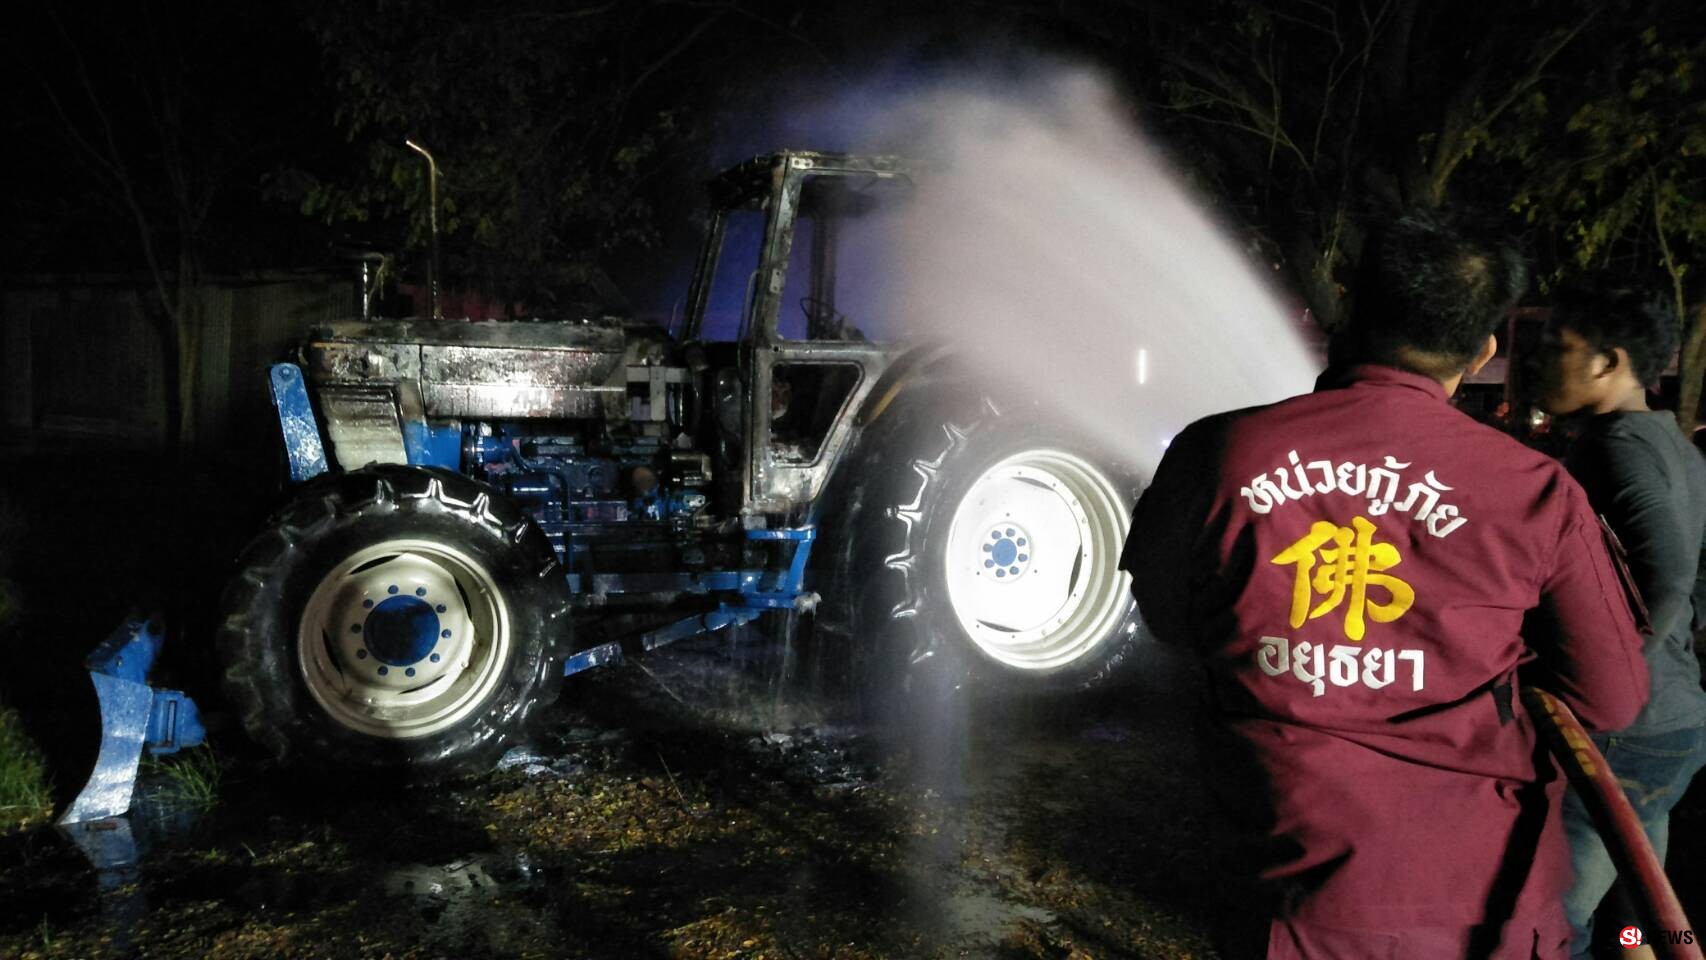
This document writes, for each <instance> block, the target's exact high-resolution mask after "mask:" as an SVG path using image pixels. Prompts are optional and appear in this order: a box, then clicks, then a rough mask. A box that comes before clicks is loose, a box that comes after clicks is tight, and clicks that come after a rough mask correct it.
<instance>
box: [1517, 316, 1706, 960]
mask: <svg viewBox="0 0 1706 960" xmlns="http://www.w3.org/2000/svg"><path fill="white" fill-rule="evenodd" d="M1678 339H1679V337H1678V331H1677V325H1676V322H1675V320H1674V319H1672V318H1671V317H1669V316H1666V315H1665V313H1664V312H1662V311H1660V310H1656V309H1653V308H1651V307H1650V306H1649V305H1648V304H1646V303H1644V302H1642V300H1641V299H1640V298H1639V297H1638V296H1637V295H1635V294H1633V293H1632V292H1629V291H1625V290H1618V289H1615V288H1589V287H1584V288H1578V289H1575V290H1572V291H1570V292H1569V293H1568V294H1566V296H1565V297H1564V298H1562V299H1561V300H1560V302H1559V303H1558V305H1557V307H1556V309H1555V311H1554V313H1553V316H1552V320H1551V322H1550V324H1549V325H1548V330H1547V338H1546V347H1545V350H1544V352H1543V358H1544V363H1543V365H1542V366H1543V371H1544V379H1543V383H1544V386H1545V398H1544V400H1545V404H1546V407H1547V409H1548V410H1549V411H1550V412H1552V413H1553V414H1556V415H1567V414H1586V415H1587V419H1586V420H1585V421H1584V422H1583V423H1582V424H1581V433H1580V435H1579V436H1578V438H1577V439H1576V442H1575V443H1574V444H1573V445H1572V446H1571V447H1570V450H1569V453H1568V454H1567V455H1566V456H1565V458H1564V463H1565V465H1566V466H1567V467H1568V468H1569V470H1570V473H1571V474H1572V475H1573V476H1574V477H1575V478H1576V479H1577V480H1578V481H1580V482H1581V485H1582V487H1583V488H1584V489H1585V490H1586V491H1587V495H1588V501H1589V502H1590V503H1592V504H1593V508H1594V510H1596V511H1598V512H1599V514H1600V515H1601V516H1603V517H1604V518H1605V519H1606V522H1607V523H1608V524H1610V526H1611V529H1612V530H1613V531H1614V532H1615V533H1616V534H1617V536H1618V539H1620V540H1621V541H1622V544H1623V548H1624V550H1626V551H1627V554H1628V564H1629V571H1630V573H1631V575H1632V577H1633V579H1634V581H1635V585H1636V587H1637V588H1638V589H1639V591H1640V594H1641V597H1642V598H1643V599H1644V600H1645V604H1646V607H1647V611H1648V616H1649V619H1650V620H1651V622H1652V630H1651V632H1650V633H1649V634H1648V636H1647V638H1646V642H1645V644H1644V646H1643V649H1642V653H1643V654H1644V656H1645V659H1646V662H1647V668H1648V672H1649V674H1650V677H1651V686H1652V698H1651V699H1650V700H1649V701H1648V702H1647V706H1646V707H1645V708H1644V709H1643V710H1642V711H1641V713H1640V715H1639V716H1637V717H1636V718H1635V722H1634V723H1632V724H1630V725H1629V726H1627V727H1625V728H1623V729H1622V730H1619V731H1617V732H1616V733H1613V734H1601V735H1598V736H1596V737H1595V738H1594V739H1595V740H1596V742H1597V743H1598V745H1599V749H1600V751H1601V752H1602V753H1604V754H1605V759H1606V763H1608V764H1610V766H1611V769H1612V770H1613V771H1615V772H1616V774H1617V779H1618V780H1619V781H1621V782H1622V783H1623V784H1624V788H1625V792H1626V793H1627V794H1628V796H1629V802H1630V803H1631V804H1633V805H1634V807H1635V811H1636V813H1637V814H1639V815H1640V817H1641V823H1642V825H1643V826H1644V827H1645V828H1646V831H1647V837H1648V839H1649V840H1650V841H1651V842H1652V844H1653V850H1654V851H1655V852H1656V853H1657V854H1658V855H1659V859H1660V860H1661V861H1662V860H1663V859H1664V856H1665V847H1666V846H1667V841H1668V840H1669V834H1670V828H1669V824H1670V809H1671V807H1673V806H1674V805H1675V804H1676V802H1677V801H1678V800H1679V799H1681V798H1682V795H1683V793H1684V792H1685V791H1686V790H1687V789H1688V782H1689V780H1690V779H1691V778H1692V777H1693V776H1694V774H1695V773H1696V772H1698V771H1699V770H1700V768H1701V767H1702V765H1706V690H1702V689H1701V686H1700V660H1699V658H1698V656H1697V652H1696V650H1695V649H1694V631H1695V630H1696V629H1698V628H1699V627H1701V626H1706V569H1703V566H1702V563H1701V556H1702V552H1703V551H1706V460H1703V459H1702V457H1701V456H1700V453H1699V451H1697V450H1695V449H1694V448H1693V446H1692V445H1691V444H1690V443H1689V441H1688V437H1686V436H1684V435H1683V432H1682V431H1681V430H1680V429H1679V428H1678V427H1677V423H1676V418H1675V417H1674V416H1673V415H1672V414H1671V413H1669V412H1668V411H1662V410H1649V409H1648V408H1647V393H1646V387H1647V386H1648V385H1649V384H1653V383H1656V382H1657V381H1658V378H1659V374H1660V373H1661V372H1662V371H1663V370H1664V368H1665V365H1666V364H1667V363H1669V362H1670V358H1671V357H1672V356H1673V355H1675V353H1676V347H1677V341H1678ZM1564 828H1565V831H1566V832H1567V833H1568V835H1569V838H1570V859H1571V864H1572V866H1573V868H1574V870H1575V877H1576V879H1575V884H1574V886H1573V887H1571V889H1570V893H1569V895H1568V896H1567V897H1566V899H1565V908H1566V910H1567V912H1568V913H1569V915H1570V925H1571V926H1572V927H1573V928H1574V931H1575V938H1576V939H1575V951H1576V956H1579V957H1586V956H1589V955H1590V953H1591V951H1590V947H1591V935H1592V931H1593V914H1594V910H1595V908H1596V907H1598V905H1599V902H1600V900H1601V899H1602V898H1603V897H1604V896H1605V894H1606V892H1607V891H1608V890H1609V889H1610V888H1611V886H1612V883H1613V882H1614V881H1615V880H1616V878H1617V870H1616V868H1615V867H1614V866H1612V863H1611V857H1610V855H1609V854H1607V853H1606V850H1605V845H1604V844H1603V843H1601V842H1600V839H1599V835H1598V834H1597V833H1595V832H1594V829H1593V825H1592V823H1591V822H1590V821H1589V819H1588V816H1587V813H1586V811H1585V810H1584V809H1583V807H1582V805H1581V802H1580V800H1579V799H1577V798H1576V797H1575V796H1574V794H1572V795H1571V796H1570V798H1569V799H1568V800H1567V801H1566V803H1565V807H1564ZM1632 919H1633V918H1627V919H1626V921H1625V922H1628V921H1631V920H1632ZM1619 926H1622V924H1619Z"/></svg>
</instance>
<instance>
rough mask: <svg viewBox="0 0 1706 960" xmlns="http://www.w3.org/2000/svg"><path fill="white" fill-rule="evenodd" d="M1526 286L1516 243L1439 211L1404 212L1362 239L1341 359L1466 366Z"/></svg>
mask: <svg viewBox="0 0 1706 960" xmlns="http://www.w3.org/2000/svg"><path fill="white" fill-rule="evenodd" d="M1527 287H1528V266H1527V264H1526V263H1525V262H1524V261H1523V258H1522V255H1521V254H1520V253H1519V252H1518V251H1517V249H1516V247H1515V246H1513V245H1512V244H1510V243H1508V242H1504V241H1499V240H1489V239H1482V238H1480V237H1477V236H1471V235H1470V233H1469V232H1468V231H1467V230H1465V229H1464V228H1463V227H1461V226H1460V225H1458V224H1457V223H1456V222H1454V221H1452V220H1451V219H1449V218H1447V217H1445V216H1442V215H1440V214H1435V213H1422V214H1410V215H1407V216H1403V217H1400V218H1399V219H1397V220H1395V221H1392V222H1391V223H1388V224H1385V225H1383V226H1381V227H1378V228H1376V229H1375V230H1374V231H1373V232H1372V233H1371V234H1370V236H1369V238H1368V241H1367V243H1366V244H1365V245H1364V247H1363V251H1362V260H1361V267H1360V269H1359V270H1358V272H1357V279H1356V288H1355V289H1354V290H1352V291H1351V294H1352V297H1353V298H1354V300H1353V306H1352V310H1351V317H1350V322H1349V323H1348V324H1347V325H1346V328H1345V330H1344V331H1342V333H1341V334H1340V337H1339V338H1338V342H1336V343H1335V344H1334V348H1335V350H1334V352H1335V354H1336V359H1337V360H1341V361H1348V362H1373V363H1385V364H1390V365H1393V366H1399V367H1407V368H1411V369H1416V370H1417V371H1418V372H1420V373H1425V374H1428V375H1429V376H1434V377H1438V378H1441V379H1443V378H1446V377H1450V376H1454V375H1456V374H1459V373H1462V372H1463V370H1464V368H1466V367H1467V366H1468V365H1469V363H1470V361H1472V360H1474V359H1475V355H1476V354H1478V353H1480V351H1481V347H1482V346H1483V345H1484V344H1485V343H1486V342H1487V336H1488V335H1489V334H1491V333H1493V332H1494V331H1496V330H1497V329H1498V328H1499V325H1500V324H1501V323H1503V322H1504V319H1505V315H1506V314H1507V313H1508V312H1509V311H1510V308H1511V307H1512V306H1514V305H1515V304H1516V301H1517V298H1518V297H1520V296H1522V293H1523V291H1524V290H1525V289H1527Z"/></svg>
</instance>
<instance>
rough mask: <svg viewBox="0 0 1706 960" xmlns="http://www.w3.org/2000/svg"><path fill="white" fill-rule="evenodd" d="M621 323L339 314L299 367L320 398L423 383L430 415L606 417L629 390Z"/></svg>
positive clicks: (312, 338) (311, 342)
mask: <svg viewBox="0 0 1706 960" xmlns="http://www.w3.org/2000/svg"><path fill="white" fill-rule="evenodd" d="M623 328H624V324H623V321H622V320H620V319H617V318H598V319H586V320H560V321H559V320H549V321H476V322H470V321H466V320H348V321H335V322H332V323H326V324H321V325H319V326H316V327H314V328H312V329H311V330H310V332H309V338H308V342H307V343H306V344H305V345H304V346H303V349H302V366H303V370H304V372H305V373H306V374H307V377H308V380H309V382H310V383H312V384H314V385H315V386H317V387H319V388H320V392H321V394H322V396H324V395H325V392H326V391H327V390H328V389H331V390H333V391H334V392H337V390H338V388H348V387H362V386H372V387H385V386H392V385H398V384H403V383H411V384H418V385H419V389H420V397H421V400H422V402H423V404H424V406H425V413H426V415H427V416H429V417H435V418H446V417H450V418H455V417H467V418H475V419H480V418H511V417H516V418H520V417H555V418H563V419H581V418H588V417H600V416H604V415H606V406H607V403H606V402H607V401H610V402H611V403H613V404H614V405H615V406H618V407H619V406H621V402H622V399H623V396H624V393H625V391H626V388H627V383H626V379H625V374H624V371H623V357H624V353H625V347H626V339H627V338H626V336H625V334H624V332H623Z"/></svg>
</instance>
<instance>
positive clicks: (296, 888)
mask: <svg viewBox="0 0 1706 960" xmlns="http://www.w3.org/2000/svg"><path fill="white" fill-rule="evenodd" d="M790 656H791V651H789V650H787V649H786V645H783V646H782V647H781V648H778V647H777V646H776V645H774V644H767V643H765V642H763V641H761V640H760V641H757V642H754V640H753V638H751V637H748V638H747V640H746V642H736V641H735V640H733V639H731V638H713V639H710V640H706V641H700V642H698V643H697V644H690V645H686V646H685V647H684V648H674V649H671V650H669V651H664V652H661V653H659V654H657V655H654V657H652V658H651V659H648V660H647V661H645V662H644V666H643V667H642V666H638V665H629V666H627V667H624V668H622V669H620V670H617V671H614V672H612V673H611V674H610V675H608V676H603V677H598V678H582V679H580V680H577V681H575V682H573V683H571V685H570V687H569V690H568V692H567V694H566V696H565V700H564V702H563V703H561V704H559V705H558V706H557V707H556V708H554V709H553V710H552V711H551V712H550V714H549V716H548V718H547V721H548V722H547V723H546V725H545V730H544V732H543V733H542V734H541V735H540V736H539V737H538V738H537V740H536V742H535V743H533V744H531V745H530V746H529V747H528V748H526V749H521V750H516V751H512V753H511V754H510V755H509V756H508V757H507V758H506V760H505V762H504V764H503V765H502V769H499V770H496V771H493V772H491V773H490V774H488V775H485V776H481V777H478V778H475V779H472V780H467V781H463V782H459V783H456V784H453V785H450V786H445V787H437V788H433V789H419V790H410V791H400V792H399V791H382V790H377V789H375V788H373V787H371V786H363V785H358V784H353V783H348V782H344V783H337V782H334V783H325V782H319V783H304V782H302V781H301V779H300V778H299V777H295V776H293V775H290V774H288V773H279V772H273V771H268V770H266V769H265V768H264V766H258V765H255V764H253V763H247V762H243V761H241V760H239V759H232V760H231V761H230V762H228V763H227V765H226V772H225V777H224V780H223V782H222V784H221V786H220V792H219V799H218V801H217V802H216V803H215V805H213V806H212V807H211V808H207V809H200V808H198V807H196V806H195V805H193V804H189V803H186V802H183V801H181V800H174V799H173V798H172V797H170V796H166V795H165V794H168V793H170V792H171V786H172V785H171V784H170V783H164V782H158V781H161V780H162V778H161V776H160V775H159V774H156V775H155V778H154V779H155V780H156V781H157V782H155V783H153V784H152V785H151V788H152V796H151V797H147V798H144V802H143V803H142V804H141V805H140V808H139V809H138V810H137V811H136V812H135V813H133V815H132V816H131V817H130V818H129V837H128V839H129V840H130V841H131V842H132V843H134V845H135V847H136V849H137V850H138V851H139V856H138V860H137V862H136V863H135V864H134V865H132V866H128V867H117V868H111V869H107V870H104V871H97V870H95V869H94V868H93V867H91V865H90V861H89V859H88V858H87V857H86V856H85V854H84V853H83V852H82V851H81V850H80V849H79V848H78V847H77V846H76V845H74V844H73V843H72V842H71V840H70V839H69V838H68V837H67V836H66V835H65V834H63V833H61V832H59V831H57V830H54V829H52V828H44V829H38V830H35V831H32V832H30V833H28V834H23V835H15V836H13V837H10V838H7V839H6V840H4V841H3V842H0V904H3V905H4V906H3V907H0V918H3V919H0V957H128V956H142V957H196V958H200V957H214V958H248V957H257V958H258V957H267V958H272V957H279V958H284V957H288V958H301V957H375V958H378V957H394V958H406V957H423V958H424V957H600V958H602V957H610V958H635V957H679V958H735V957H741V958H754V960H756V958H772V960H795V958H799V960H804V958H837V960H852V958H876V957H896V958H914V957H916V958H939V957H940V958H947V957H988V958H1091V957H1137V958H1147V957H1157V958H1161V957H1166V958H1186V957H1197V958H1210V957H1223V958H1239V957H1244V956H1254V955H1256V954H1255V953H1254V952H1253V951H1254V948H1253V947H1252V946H1250V940H1249V938H1250V937H1251V936H1252V935H1257V936H1259V933H1260V931H1259V930H1252V928H1251V922H1250V919H1249V918H1250V917H1251V916H1252V915H1253V914H1252V911H1251V910H1250V908H1249V907H1250V903H1251V900H1250V898H1249V893H1248V891H1247V890H1245V889H1243V888H1241V887H1240V886H1238V885H1237V884H1235V883H1233V882H1231V881H1229V880H1228V879H1227V877H1229V876H1231V875H1232V871H1231V870H1230V869H1228V865H1229V864H1230V863H1232V862H1234V861H1236V860H1237V859H1238V856H1239V854H1238V850H1237V848H1236V846H1235V845H1234V844H1233V843H1232V842H1231V841H1230V840H1228V839H1227V834H1226V831H1225V830H1224V829H1222V827H1223V823H1222V821H1221V820H1220V818H1219V817H1218V815H1217V814H1216V812H1215V807H1214V805H1213V804H1211V803H1210V802H1209V800H1208V798H1207V796H1206V794H1205V791H1204V790H1203V788H1202V786H1201V784H1200V780H1199V776H1198V767H1199V766H1200V764H1199V762H1198V758H1197V756H1196V754H1195V751H1194V748H1193V746H1192V737H1191V736H1190V732H1189V728H1190V725H1191V723H1192V722H1193V716H1192V709H1191V706H1190V704H1191V700H1192V698H1191V696H1190V694H1189V693H1188V690H1189V689H1190V683H1189V676H1190V674H1189V671H1188V669H1186V668H1184V667H1183V665H1181V664H1180V663H1178V662H1177V661H1176V660H1174V659H1172V658H1170V657H1168V656H1165V655H1163V654H1161V653H1159V652H1156V653H1154V654H1151V655H1150V656H1149V659H1148V660H1146V661H1145V662H1144V663H1142V664H1141V665H1140V666H1141V668H1142V669H1141V670H1139V671H1138V673H1139V677H1138V679H1137V681H1136V682H1135V683H1134V684H1133V685H1132V686H1131V687H1130V688H1128V689H1127V690H1125V691H1123V692H1122V693H1121V694H1120V695H1119V696H1116V697H1104V698H1100V699H1095V700H1091V701H1082V700H1081V701H1077V702H1073V703H1069V704H1054V705H1044V706H1042V707H1037V708H1033V709H1027V710H1024V711H1019V710H1016V709H1013V708H1010V707H1000V708H998V707H996V706H993V705H990V704H981V705H980V704H971V705H963V704H956V705H953V706H948V707H944V708H943V709H942V710H940V711H939V712H938V713H936V714H935V715H930V714H925V715H915V716H910V717H909V718H908V719H907V721H906V723H905V724H901V725H890V724H883V723H881V722H874V721H872V720H871V718H870V716H869V715H868V713H867V712H861V711H856V710H853V709H851V708H850V706H849V705H848V704H847V703H846V702H845V701H844V700H841V699H840V698H838V697H836V696H829V695H825V694H823V692H822V691H821V690H817V689H814V688H813V685H812V684H802V683H798V682H796V678H794V677H793V675H792V674H791V673H790V669H789V667H788V666H787V661H788V659H789V657H790ZM961 707H964V712H961V709H960V708H961ZM855 717H859V718H860V719H854V718H855ZM218 746H219V749H220V752H221V753H222V754H223V755H225V756H227V757H231V758H238V757H240V756H241V754H240V751H238V750H237V748H236V745H235V744H230V743H225V742H221V743H220V744H219V745H218ZM1697 794H1698V791H1697ZM1692 800H1698V797H1695V798H1691V801H1692ZM1698 806H1699V804H1698V803H1694V804H1693V805H1692V806H1689V807H1686V808H1685V809H1684V811H1683V813H1682V814H1681V815H1679V818H1678V822H1677V825H1676V827H1675V831H1674V832H1675V833H1676V834H1677V835H1678V836H1690V835H1691V836H1694V837H1703V836H1706V818H1703V817H1702V816H1701V814H1700V813H1699V811H1698V810H1697V809H1696V808H1697V807H1698ZM125 839H126V838H125V837H123V836H120V835H117V834H113V835H103V836H99V837H96V838H95V840H96V841H97V842H106V843H108V844H109V846H110V845H111V844H112V843H117V844H119V846H120V847H122V846H123V842H124V840H125ZM1687 854H1688V851H1687V850H1686V849H1684V850H1682V851H1679V852H1673V862H1675V861H1677V860H1678V859H1682V858H1686V857H1687ZM1700 889H1701V886H1700V882H1699V878H1698V877H1696V876H1693V875H1689V876H1688V878H1687V882H1686V885H1685V894H1684V895H1685V897H1687V898H1689V900H1691V901H1695V902H1698V898H1697V897H1695V896H1694V894H1695V893H1696V891H1698V890H1700Z"/></svg>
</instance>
